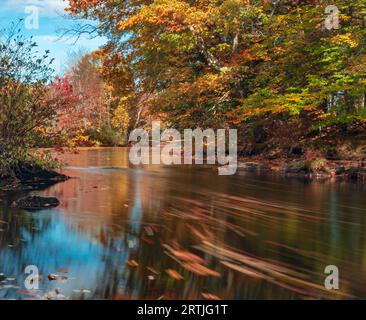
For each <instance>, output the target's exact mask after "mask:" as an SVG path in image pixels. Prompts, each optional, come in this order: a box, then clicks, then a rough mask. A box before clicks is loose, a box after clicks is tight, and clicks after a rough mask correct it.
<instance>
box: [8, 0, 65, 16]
mask: <svg viewBox="0 0 366 320" xmlns="http://www.w3.org/2000/svg"><path fill="white" fill-rule="evenodd" d="M27 6H36V7H38V8H39V10H40V14H41V15H43V16H57V15H63V14H65V11H64V9H65V8H66V7H67V1H63V0H5V3H4V4H3V5H2V7H4V9H8V10H12V11H17V12H24V10H25V8H26V7H27Z"/></svg>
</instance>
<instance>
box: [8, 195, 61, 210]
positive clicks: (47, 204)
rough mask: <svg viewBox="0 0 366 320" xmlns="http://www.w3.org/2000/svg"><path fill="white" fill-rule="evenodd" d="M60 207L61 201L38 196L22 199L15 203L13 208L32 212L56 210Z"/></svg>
mask: <svg viewBox="0 0 366 320" xmlns="http://www.w3.org/2000/svg"><path fill="white" fill-rule="evenodd" d="M59 205H60V201H59V200H58V199H57V198H44V197H36V196H29V197H25V198H21V199H19V200H17V201H15V202H14V203H13V207H16V208H19V209H23V210H31V211H35V210H42V209H48V208H55V207H58V206H59Z"/></svg>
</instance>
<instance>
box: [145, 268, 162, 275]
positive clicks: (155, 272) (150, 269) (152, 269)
mask: <svg viewBox="0 0 366 320" xmlns="http://www.w3.org/2000/svg"><path fill="white" fill-rule="evenodd" d="M146 269H147V270H149V271H150V272H152V273H154V274H156V275H158V274H159V272H158V271H156V270H155V269H154V268H151V267H146Z"/></svg>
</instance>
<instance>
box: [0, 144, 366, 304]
mask: <svg viewBox="0 0 366 320" xmlns="http://www.w3.org/2000/svg"><path fill="white" fill-rule="evenodd" d="M61 158H62V160H63V161H65V162H67V163H68V166H67V167H65V169H63V172H64V173H66V174H67V175H69V176H71V177H72V179H70V180H68V181H67V182H65V183H61V184H57V185H55V186H53V187H51V188H49V189H47V190H43V191H37V192H33V193H34V194H39V195H42V196H56V197H58V198H59V199H60V201H61V205H60V207H58V208H56V209H49V210H44V211H41V212H24V211H20V210H16V209H13V208H9V204H10V203H11V202H12V201H13V200H14V198H16V197H18V196H19V194H16V195H9V196H8V197H5V198H2V199H1V200H0V280H2V281H1V282H0V298H3V299H41V298H50V297H52V298H68V299H323V298H325V299H356V298H357V299H359V298H366V193H365V187H364V186H363V185H362V184H358V185H357V184H352V183H347V182H330V181H328V182H312V183H309V182H304V181H301V180H297V179H285V178H283V177H280V176H275V175H274V176H272V175H261V174H259V173H248V172H238V173H237V174H236V175H235V176H230V177H224V176H218V174H217V170H216V168H213V167H205V166H180V167H173V166H170V167H169V166H146V167H141V168H138V167H133V166H131V165H129V161H128V151H127V150H126V149H123V148H101V149H89V150H87V149H86V150H81V151H80V152H79V153H78V154H71V155H64V156H62V157H61ZM28 265H34V266H36V267H37V268H38V269H39V273H40V275H41V276H40V278H39V279H40V282H39V290H36V291H29V290H26V288H25V287H24V280H25V278H26V277H27V275H26V274H25V273H24V270H25V268H26V266H28ZM329 265H333V266H336V267H337V268H338V271H339V279H340V281H339V290H332V291H330V290H327V289H326V288H325V287H324V282H325V280H326V277H327V276H328V275H327V274H325V268H326V267H327V266H329ZM332 270H333V271H334V270H335V269H332ZM333 271H332V272H333ZM51 274H52V275H56V276H57V279H56V280H53V281H50V280H49V279H48V275H51ZM332 274H333V275H335V274H334V273H332ZM332 283H333V284H335V282H334V281H333V282H332ZM56 291H57V294H58V295H57V294H56V295H55V292H56Z"/></svg>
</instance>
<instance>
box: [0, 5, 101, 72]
mask: <svg viewBox="0 0 366 320" xmlns="http://www.w3.org/2000/svg"><path fill="white" fill-rule="evenodd" d="M66 5H67V2H65V1H63V0H0V29H4V28H7V27H9V26H10V24H11V23H12V22H13V21H15V22H16V21H17V19H19V18H26V17H29V16H30V13H29V10H30V9H29V8H37V9H38V12H39V28H38V29H34V28H33V29H27V28H26V27H25V24H24V23H23V24H22V25H21V27H22V33H23V34H24V35H26V36H33V37H34V40H35V41H36V42H37V44H38V46H39V47H38V50H39V51H40V52H44V51H45V50H47V49H48V50H50V57H51V58H54V59H55V61H54V63H53V67H54V69H55V70H56V72H57V73H58V74H61V73H62V71H63V70H64V66H65V61H67V57H68V55H69V54H70V52H72V51H78V49H79V48H82V49H84V50H88V51H93V50H95V49H97V48H98V47H99V46H101V45H103V44H104V43H105V41H106V40H105V39H103V38H100V37H98V38H95V39H89V38H88V37H87V36H83V37H81V38H80V39H79V40H78V41H77V42H76V43H74V42H75V39H66V38H63V39H61V40H60V39H59V36H60V29H64V28H66V29H67V28H71V27H72V26H73V25H75V21H72V20H70V19H67V18H66V17H65V15H66V14H65V11H64V8H65V7H66ZM80 22H81V21H80ZM80 22H78V23H80ZM85 23H86V22H85Z"/></svg>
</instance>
